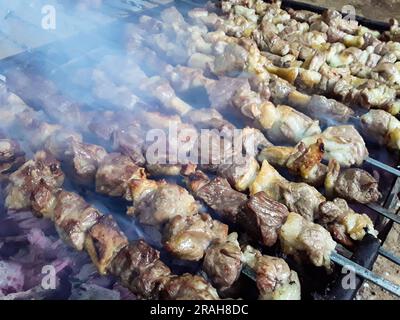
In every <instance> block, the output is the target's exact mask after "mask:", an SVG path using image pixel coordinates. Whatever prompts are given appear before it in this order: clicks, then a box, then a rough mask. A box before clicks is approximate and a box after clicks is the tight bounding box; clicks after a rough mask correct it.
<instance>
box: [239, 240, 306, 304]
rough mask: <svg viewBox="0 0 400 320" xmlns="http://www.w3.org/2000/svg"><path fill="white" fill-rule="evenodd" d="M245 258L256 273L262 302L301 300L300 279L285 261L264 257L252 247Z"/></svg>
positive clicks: (248, 247)
mask: <svg viewBox="0 0 400 320" xmlns="http://www.w3.org/2000/svg"><path fill="white" fill-rule="evenodd" d="M243 256H244V261H245V263H246V264H247V265H248V266H249V267H251V268H252V269H253V270H254V271H255V273H256V282H257V288H258V290H259V293H260V295H259V299H260V300H300V294H301V290H300V282H299V278H298V276H297V273H296V272H295V271H293V270H290V268H289V266H288V264H287V263H286V262H285V260H283V259H280V258H276V257H270V256H266V255H262V254H261V252H260V251H258V250H255V249H254V248H252V247H251V246H246V248H245V250H244V251H243Z"/></svg>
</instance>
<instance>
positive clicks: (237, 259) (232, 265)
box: [203, 233, 242, 290]
mask: <svg viewBox="0 0 400 320" xmlns="http://www.w3.org/2000/svg"><path fill="white" fill-rule="evenodd" d="M237 237H238V235H237V233H231V234H229V235H228V237H227V239H226V240H225V241H222V240H216V241H215V242H213V243H212V244H211V245H210V246H209V247H208V249H207V250H206V254H205V256H204V261H203V270H204V271H205V273H206V274H207V276H208V278H209V279H210V280H211V282H212V283H213V284H214V286H215V287H216V288H217V289H219V290H225V289H228V288H230V287H231V286H232V285H233V284H234V283H235V281H236V280H237V279H238V278H239V276H240V272H241V269H242V251H241V249H240V246H239V242H238V241H237Z"/></svg>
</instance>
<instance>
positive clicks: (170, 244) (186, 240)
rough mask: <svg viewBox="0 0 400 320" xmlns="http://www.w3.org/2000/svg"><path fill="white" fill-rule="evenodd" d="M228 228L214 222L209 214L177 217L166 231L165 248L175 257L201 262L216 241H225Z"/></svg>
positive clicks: (164, 235) (164, 236) (171, 221)
mask: <svg viewBox="0 0 400 320" xmlns="http://www.w3.org/2000/svg"><path fill="white" fill-rule="evenodd" d="M227 235H228V226H227V225H225V224H223V223H221V222H219V221H217V220H213V219H212V218H211V217H210V216H209V215H208V214H196V215H194V216H186V217H184V216H179V215H177V216H175V217H174V218H173V219H171V220H170V221H169V222H168V224H167V225H166V227H165V229H164V234H163V242H164V247H165V248H166V249H167V250H168V251H169V252H171V253H172V254H173V255H174V256H176V257H178V258H180V259H183V260H190V261H199V260H200V259H202V258H203V256H204V253H205V250H206V249H207V248H208V246H209V245H210V243H211V242H212V241H214V240H217V239H220V240H225V239H226V237H227Z"/></svg>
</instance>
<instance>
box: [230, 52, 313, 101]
mask: <svg viewBox="0 0 400 320" xmlns="http://www.w3.org/2000/svg"><path fill="white" fill-rule="evenodd" d="M229 46H230V45H228V47H229ZM233 48H237V50H239V51H238V52H236V54H239V52H241V54H243V53H244V52H243V51H240V48H238V47H236V46H234V47H233ZM233 48H232V49H233ZM235 50H236V49H235ZM255 50H256V49H255ZM234 53H235V51H230V53H229V55H228V54H227V56H229V57H230V58H232V54H234ZM242 57H243V56H240V55H238V58H237V59H234V60H233V61H230V63H229V65H226V66H227V67H229V68H232V65H233V66H238V65H239V69H238V70H242V69H241V67H240V65H241V62H240V61H241V60H240V59H242ZM228 70H229V69H228ZM225 71H227V70H225ZM264 73H265V72H264ZM278 84H279V83H278ZM276 88H277V89H278V90H280V89H279V88H280V87H276ZM283 88H285V86H283ZM278 92H279V91H278ZM282 92H285V91H282ZM289 96H291V97H292V100H294V101H296V100H297V101H302V100H303V97H304V96H303V97H302V96H301V95H297V94H296V93H294V94H292V95H289ZM305 98H307V97H305ZM306 101H307V99H306Z"/></svg>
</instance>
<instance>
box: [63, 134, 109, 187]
mask: <svg viewBox="0 0 400 320" xmlns="http://www.w3.org/2000/svg"><path fill="white" fill-rule="evenodd" d="M106 155H107V151H106V150H105V149H104V148H103V147H101V146H98V145H95V144H88V143H81V142H76V141H73V142H72V143H71V144H69V146H68V149H67V150H66V151H65V157H66V159H67V160H69V161H68V162H67V164H68V165H69V166H70V167H71V168H70V170H71V171H72V174H73V176H74V180H75V181H76V182H78V183H80V184H83V185H92V184H93V183H94V182H95V177H96V172H97V169H98V168H99V165H100V163H101V162H102V161H103V160H104V158H105V157H106Z"/></svg>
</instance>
